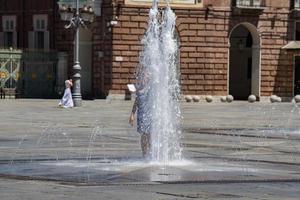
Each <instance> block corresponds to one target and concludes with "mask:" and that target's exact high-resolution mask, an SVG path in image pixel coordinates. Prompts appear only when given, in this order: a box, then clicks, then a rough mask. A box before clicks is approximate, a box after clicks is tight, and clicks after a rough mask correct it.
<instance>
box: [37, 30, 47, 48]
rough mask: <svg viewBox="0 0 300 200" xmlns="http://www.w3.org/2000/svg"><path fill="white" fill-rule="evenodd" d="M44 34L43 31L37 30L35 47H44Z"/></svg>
mask: <svg viewBox="0 0 300 200" xmlns="http://www.w3.org/2000/svg"><path fill="white" fill-rule="evenodd" d="M44 41H45V34H44V32H43V31H37V32H36V33H35V48H37V49H44V47H45V45H44Z"/></svg>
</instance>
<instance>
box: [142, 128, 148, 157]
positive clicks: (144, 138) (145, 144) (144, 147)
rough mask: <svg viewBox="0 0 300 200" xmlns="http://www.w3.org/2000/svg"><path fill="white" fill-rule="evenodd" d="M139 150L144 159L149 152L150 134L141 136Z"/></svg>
mask: <svg viewBox="0 0 300 200" xmlns="http://www.w3.org/2000/svg"><path fill="white" fill-rule="evenodd" d="M141 148H142V153H143V157H146V156H147V155H148V154H149V151H150V134H147V133H142V134H141Z"/></svg>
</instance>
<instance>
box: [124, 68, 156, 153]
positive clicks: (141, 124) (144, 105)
mask: <svg viewBox="0 0 300 200" xmlns="http://www.w3.org/2000/svg"><path fill="white" fill-rule="evenodd" d="M135 87H136V97H135V101H134V104H133V107H132V112H131V114H130V117H129V124H131V125H132V126H133V122H134V115H135V113H136V112H137V116H136V117H137V132H138V133H140V135H141V149H142V154H143V157H148V156H149V154H150V146H151V113H150V105H149V97H150V95H151V94H150V86H149V74H148V73H146V72H143V75H142V76H138V78H137V83H136V84H135Z"/></svg>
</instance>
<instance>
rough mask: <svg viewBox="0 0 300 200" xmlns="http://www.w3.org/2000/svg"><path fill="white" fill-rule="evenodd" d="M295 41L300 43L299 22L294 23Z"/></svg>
mask: <svg viewBox="0 0 300 200" xmlns="http://www.w3.org/2000/svg"><path fill="white" fill-rule="evenodd" d="M295 40H296V41H300V21H299V22H296V23H295Z"/></svg>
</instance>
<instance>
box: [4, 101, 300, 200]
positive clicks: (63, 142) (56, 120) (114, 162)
mask: <svg viewBox="0 0 300 200" xmlns="http://www.w3.org/2000/svg"><path fill="white" fill-rule="evenodd" d="M56 105H57V101H56V100H34V99H32V100H20V99H17V100H1V101H0V112H1V116H0V126H1V129H0V194H1V198H0V199H1V200H2V199H4V200H6V199H8V200H13V199H58V198H60V199H84V198H85V199H133V200H134V199H141V198H143V199H299V196H300V189H299V188H300V187H299V186H300V123H299V122H300V108H299V107H298V106H297V105H294V104H292V103H275V104H271V103H253V104H250V103H247V102H233V103H230V104H229V103H219V102H218V103H205V102H201V103H182V106H181V107H182V116H183V120H182V129H183V138H182V146H183V148H184V160H182V161H177V162H174V163H169V164H168V165H167V166H166V165H161V164H157V163H151V162H149V161H145V160H143V158H142V157H141V153H140V147H139V135H138V133H136V131H135V128H134V127H131V126H129V125H128V123H127V121H128V117H129V112H130V110H131V105H132V102H130V101H105V100H96V101H84V103H83V107H81V108H73V109H61V108H57V107H56Z"/></svg>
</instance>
